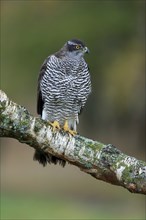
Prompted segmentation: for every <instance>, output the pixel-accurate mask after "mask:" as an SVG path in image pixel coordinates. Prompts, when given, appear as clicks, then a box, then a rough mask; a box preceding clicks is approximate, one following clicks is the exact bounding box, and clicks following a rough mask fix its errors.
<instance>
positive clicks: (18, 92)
mask: <svg viewBox="0 0 146 220" xmlns="http://www.w3.org/2000/svg"><path fill="white" fill-rule="evenodd" d="M144 5H145V1H141V0H139V1H131V0H129V1H128V0H127V1H124V0H123V1H110V0H109V1H104V0H103V1H92V0H90V1H83V0H82V1H43V0H42V1H41V0H40V1H31V0H29V1H1V88H2V89H3V90H4V91H5V92H6V93H7V95H8V96H9V97H10V98H11V99H12V100H13V101H15V102H17V103H19V104H21V105H23V106H25V107H26V108H27V109H28V110H29V111H30V112H31V113H32V114H34V115H35V116H37V114H36V89H37V78H38V73H39V69H40V66H41V64H42V62H43V61H44V59H45V58H46V57H47V56H48V55H50V54H51V53H54V52H55V51H57V50H58V49H59V48H60V47H61V46H62V45H63V44H64V43H65V42H66V41H67V40H69V39H72V38H79V39H82V40H83V41H84V42H86V45H87V46H88V47H89V49H90V54H89V56H88V55H87V56H86V57H85V59H86V61H87V62H88V64H89V67H90V72H91V79H92V85H93V92H92V94H91V95H90V97H89V100H88V103H87V105H86V108H85V110H84V111H83V113H82V115H81V117H80V125H79V126H78V132H79V133H80V134H81V135H84V136H87V137H89V138H92V139H94V140H98V141H101V142H103V143H112V144H114V145H115V146H117V147H118V148H119V149H120V150H122V151H123V152H125V153H126V154H129V155H131V156H135V157H137V158H138V159H141V160H145V159H146V158H145V106H144V103H145V94H144V92H145V91H144V90H145V75H144V72H145V12H144ZM33 152H34V150H33V149H31V148H30V147H28V146H27V145H24V144H20V143H18V141H16V140H13V139H5V138H4V139H2V140H1V219H19V220H21V219H26V220H27V219H112V220H113V219H117V220H118V219H132V220H134V219H138V220H140V219H145V217H146V216H145V205H146V204H145V197H144V196H142V195H135V194H131V193H129V192H128V191H126V190H125V189H123V188H121V187H117V186H113V185H110V184H107V183H105V182H102V181H98V180H96V179H94V178H92V177H91V176H89V175H87V174H85V173H83V172H81V171H80V170H79V169H78V168H77V167H74V166H71V165H67V166H66V167H65V168H64V169H63V168H61V167H59V166H54V165H48V166H47V167H45V168H43V167H41V165H39V164H38V163H37V162H34V161H33V159H32V158H33Z"/></svg>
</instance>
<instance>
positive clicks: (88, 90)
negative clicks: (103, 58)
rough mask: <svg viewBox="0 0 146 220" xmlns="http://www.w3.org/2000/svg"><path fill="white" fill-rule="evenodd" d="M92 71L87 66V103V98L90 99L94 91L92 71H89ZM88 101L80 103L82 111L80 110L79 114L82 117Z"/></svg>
mask: <svg viewBox="0 0 146 220" xmlns="http://www.w3.org/2000/svg"><path fill="white" fill-rule="evenodd" d="M89 70H90V69H89V66H88V65H87V72H88V79H87V87H86V89H87V91H86V92H87V94H86V96H87V97H86V101H87V98H88V96H89V95H90V93H91V91H92V85H91V78H90V71H89ZM86 101H85V100H82V101H81V102H80V110H79V112H78V114H79V115H80V114H82V112H83V109H84V107H85V103H86Z"/></svg>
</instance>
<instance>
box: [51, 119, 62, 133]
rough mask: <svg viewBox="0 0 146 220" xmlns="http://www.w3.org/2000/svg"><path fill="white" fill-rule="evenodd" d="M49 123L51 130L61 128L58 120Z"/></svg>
mask: <svg viewBox="0 0 146 220" xmlns="http://www.w3.org/2000/svg"><path fill="white" fill-rule="evenodd" d="M50 125H51V126H52V127H53V131H55V130H56V129H59V130H60V129H61V128H60V124H59V122H58V121H54V122H50Z"/></svg>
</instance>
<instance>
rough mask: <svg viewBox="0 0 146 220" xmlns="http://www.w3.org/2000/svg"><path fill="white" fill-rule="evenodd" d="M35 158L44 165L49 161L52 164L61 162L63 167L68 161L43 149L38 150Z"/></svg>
mask: <svg viewBox="0 0 146 220" xmlns="http://www.w3.org/2000/svg"><path fill="white" fill-rule="evenodd" d="M33 159H34V160H37V161H38V162H39V163H40V164H42V165H43V166H44V167H45V166H46V165H47V163H49V164H51V163H53V164H55V165H56V164H57V163H59V165H61V166H62V167H64V166H65V164H66V161H65V160H62V159H60V158H58V157H55V156H53V155H51V154H48V153H44V152H42V151H39V150H36V151H35V153H34V156H33Z"/></svg>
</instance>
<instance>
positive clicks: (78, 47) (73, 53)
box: [64, 39, 89, 59]
mask: <svg viewBox="0 0 146 220" xmlns="http://www.w3.org/2000/svg"><path fill="white" fill-rule="evenodd" d="M64 47H65V50H66V53H67V55H68V56H69V57H72V58H75V59H78V58H81V57H83V56H84V54H85V53H89V49H88V48H87V47H86V46H85V44H84V43H83V42H82V41H80V40H77V39H73V40H69V41H67V42H66V44H65V45H64Z"/></svg>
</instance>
